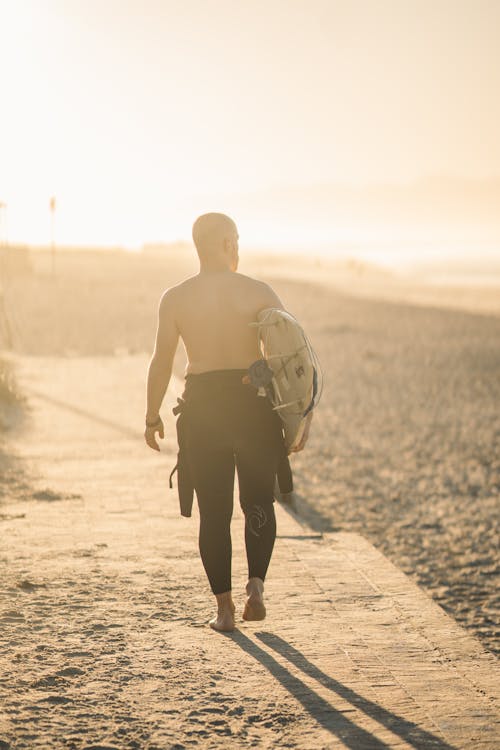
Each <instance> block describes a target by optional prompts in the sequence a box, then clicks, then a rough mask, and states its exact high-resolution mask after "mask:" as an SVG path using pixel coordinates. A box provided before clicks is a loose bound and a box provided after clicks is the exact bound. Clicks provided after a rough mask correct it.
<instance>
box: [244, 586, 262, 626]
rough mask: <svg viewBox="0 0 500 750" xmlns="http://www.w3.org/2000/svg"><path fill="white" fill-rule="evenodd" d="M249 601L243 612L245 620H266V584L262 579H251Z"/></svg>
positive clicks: (248, 589) (248, 587) (247, 588)
mask: <svg viewBox="0 0 500 750" xmlns="http://www.w3.org/2000/svg"><path fill="white" fill-rule="evenodd" d="M246 591H247V600H246V603H245V608H244V610H243V619H244V620H264V619H265V617H266V607H265V604H264V582H263V581H262V580H261V579H260V578H249V579H248V583H247V587H246Z"/></svg>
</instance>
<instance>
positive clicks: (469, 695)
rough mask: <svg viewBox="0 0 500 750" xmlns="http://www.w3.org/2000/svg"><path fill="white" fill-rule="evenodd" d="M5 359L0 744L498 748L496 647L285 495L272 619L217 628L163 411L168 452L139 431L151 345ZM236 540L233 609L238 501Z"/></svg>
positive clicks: (239, 557)
mask: <svg viewBox="0 0 500 750" xmlns="http://www.w3.org/2000/svg"><path fill="white" fill-rule="evenodd" d="M18 364H19V368H20V378H21V381H22V384H23V387H24V388H25V389H26V392H27V393H28V394H29V397H30V403H31V417H30V419H29V420H28V422H27V425H26V427H25V429H24V431H23V432H22V433H21V434H19V435H18V436H17V437H16V445H15V448H16V451H17V452H18V453H19V454H20V455H22V456H23V457H24V459H25V461H26V463H27V465H28V466H29V468H30V471H31V472H32V474H33V476H34V479H35V491H34V492H33V493H31V494H30V495H29V496H28V497H27V498H26V500H25V501H23V502H18V503H15V504H14V503H11V504H10V505H7V506H3V507H2V514H3V519H4V520H3V521H2V523H1V525H0V530H1V533H2V548H1V552H0V573H1V583H0V702H1V705H2V706H3V709H4V710H3V712H2V714H1V716H0V750H1V749H2V748H7V747H11V748H30V749H31V748H69V749H73V748H74V749H75V750H80V749H81V748H87V749H89V748H120V749H121V748H145V749H147V750H154V749H155V748H157V749H160V748H161V749H162V750H163V749H164V748H178V749H180V748H198V747H199V748H220V747H268V748H274V747H284V748H300V749H301V750H302V749H303V750H307V748H311V749H312V748H314V749H315V750H317V749H318V748H352V749H353V750H364V749H365V748H366V749H367V750H372V749H373V750H379V749H381V748H438V749H439V750H445V749H446V750H448V749H449V748H463V749H464V750H472V749H475V748H481V749H486V748H491V750H493V749H494V748H498V747H499V746H500V731H499V725H498V711H495V704H494V693H495V685H496V683H498V670H497V663H496V661H495V659H494V657H492V656H491V655H489V654H487V653H486V652H484V651H483V650H482V648H481V646H480V645H479V642H477V641H476V640H475V639H473V638H472V637H471V636H469V635H467V634H466V632H465V631H464V630H463V629H461V628H460V627H459V626H458V625H457V624H456V623H455V622H454V621H453V620H452V619H451V618H450V617H448V616H447V615H446V614H445V613H444V612H443V611H442V610H441V609H440V608H439V607H438V606H437V605H436V604H434V603H433V602H432V601H431V600H430V599H429V598H428V597H427V596H426V595H425V594H424V593H423V592H422V591H421V590H420V589H418V588H417V587H416V586H415V585H414V584H412V583H411V582H410V581H409V580H408V578H406V576H405V575H403V574H402V573H401V572H400V571H399V570H398V569H397V568H395V567H394V566H393V565H392V564H391V563H389V562H388V560H387V559H385V558H384V557H383V556H382V555H381V554H379V553H378V552H377V551H376V550H375V549H374V547H373V546H372V545H370V544H369V543H368V542H367V541H366V540H365V539H363V538H362V537H360V536H359V535H356V534H346V533H341V534H328V535H325V536H323V537H321V536H320V535H317V534H314V533H312V532H311V531H310V530H308V529H307V528H304V527H303V526H301V525H300V523H298V521H297V520H296V519H295V518H293V517H292V516H291V515H290V514H288V513H287V512H286V511H285V510H284V509H282V508H279V509H278V527H279V531H278V533H279V537H278V540H277V544H276V548H275V555H274V557H273V561H272V566H271V569H270V574H269V581H268V584H267V585H266V594H267V601H268V610H269V616H268V619H267V620H266V621H264V622H262V623H255V624H247V623H243V622H242V621H240V622H239V623H238V628H239V629H238V630H237V631H236V632H235V633H234V634H231V635H221V634H217V633H214V632H213V631H211V630H210V628H208V626H207V625H206V623H207V620H208V619H209V616H211V615H212V602H211V596H210V594H209V591H208V587H207V584H206V581H205V577H204V573H203V570H202V567H201V563H200V561H199V558H198V553H197V541H196V536H197V519H196V518H195V517H194V518H193V519H191V520H188V519H183V518H180V516H179V514H178V506H177V497H176V493H175V492H169V490H168V488H167V475H168V472H169V470H170V467H171V465H172V463H173V455H174V450H175V444H174V442H173V429H172V428H173V418H172V420H168V427H169V428H170V429H169V433H170V434H169V437H168V438H167V441H166V446H165V449H166V453H167V456H165V452H164V453H163V454H161V455H157V454H155V453H153V451H149V450H148V449H147V448H146V447H145V446H144V447H143V445H142V442H141V440H142V434H141V429H140V426H141V424H142V417H143V383H144V373H145V366H146V361H145V358H144V357H139V356H137V357H122V358H119V357H116V358H110V359H106V358H103V359H95V358H94V359H67V360H61V359H50V358H47V359H40V358H22V359H20V360H19V363H18ZM174 400H175V393H174V392H171V393H169V394H168V397H167V404H166V407H165V409H164V413H165V415H167V414H168V413H169V409H168V402H170V403H172V402H173V401H174ZM233 538H234V570H233V580H234V590H235V598H236V602H237V606H238V607H239V609H240V611H241V609H242V606H243V585H244V582H245V565H244V554H243V545H242V538H243V524H242V517H241V513H240V511H239V509H238V510H236V511H235V520H234V526H233ZM2 743H3V744H2Z"/></svg>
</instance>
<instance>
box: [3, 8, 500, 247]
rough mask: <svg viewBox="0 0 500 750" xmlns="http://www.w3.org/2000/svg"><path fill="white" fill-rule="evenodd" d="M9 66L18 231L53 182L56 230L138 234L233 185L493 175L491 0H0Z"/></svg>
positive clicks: (496, 42)
mask: <svg viewBox="0 0 500 750" xmlns="http://www.w3.org/2000/svg"><path fill="white" fill-rule="evenodd" d="M0 76H1V81H0V83H1V85H0V97H1V99H0V101H1V104H0V108H1V116H0V201H5V202H7V204H8V219H9V236H10V239H11V240H12V241H16V240H17V241H27V242H46V241H47V240H48V236H49V220H48V201H49V197H50V196H51V195H52V194H54V195H56V197H57V200H58V204H57V225H56V229H57V236H58V239H59V240H60V241H61V242H71V243H79V244H83V243H88V242H90V243H103V244H105V243H112V244H126V245H136V244H140V243H142V242H143V241H145V240H153V239H164V240H168V239H173V238H176V237H180V238H182V237H188V236H189V232H190V226H191V222H192V220H193V218H195V216H196V215H197V213H200V212H202V211H204V210H224V208H225V206H224V200H223V198H222V197H221V196H223V195H225V194H237V193H245V192H248V191H259V190H264V189H267V188H270V187H279V186H285V187H286V186H292V185H294V186H301V185H314V184H318V183H332V182H339V181H340V182H343V181H347V182H354V183H365V182H391V181H397V182H406V181H411V180H414V179H416V178H419V177H421V176H425V175H435V174H451V175H463V176H471V177H484V176H488V175H493V174H500V138H499V133H500V93H499V92H500V0H31V1H30V0H0ZM236 218H238V217H236ZM240 234H242V241H244V239H245V237H244V234H243V233H242V232H241V231H240ZM253 239H255V237H254V238H253ZM263 241H265V238H263Z"/></svg>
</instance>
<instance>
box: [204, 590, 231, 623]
mask: <svg viewBox="0 0 500 750" xmlns="http://www.w3.org/2000/svg"><path fill="white" fill-rule="evenodd" d="M215 598H216V599H217V615H216V617H213V618H212V619H211V620H210V621H209V623H208V624H209V625H210V627H211V628H212V629H213V630H218V631H219V632H220V633H231V632H232V631H233V630H234V628H235V622H234V604H233V598H232V595H231V592H230V591H225V592H224V593H223V594H216V595H215Z"/></svg>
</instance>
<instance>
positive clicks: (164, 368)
mask: <svg viewBox="0 0 500 750" xmlns="http://www.w3.org/2000/svg"><path fill="white" fill-rule="evenodd" d="M173 296H174V295H173V292H172V290H167V291H166V292H165V294H164V295H163V297H162V299H161V302H160V307H159V310H158V329H157V331H156V341H155V348H154V352H153V356H152V358H151V362H150V363H149V370H148V384H147V406H146V429H145V432H144V437H145V440H146V443H147V444H148V445H149V447H150V448H153V450H156V451H159V450H160V446H159V445H158V442H157V440H156V433H158V435H159V437H160V438H162V439H163V437H164V430H163V422H162V420H161V417H160V407H161V404H162V401H163V398H164V396H165V393H166V391H167V388H168V384H169V382H170V377H171V375H172V365H173V361H174V356H175V350H176V349H177V343H178V341H179V330H178V328H177V323H176V321H175V311H174V299H173Z"/></svg>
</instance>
